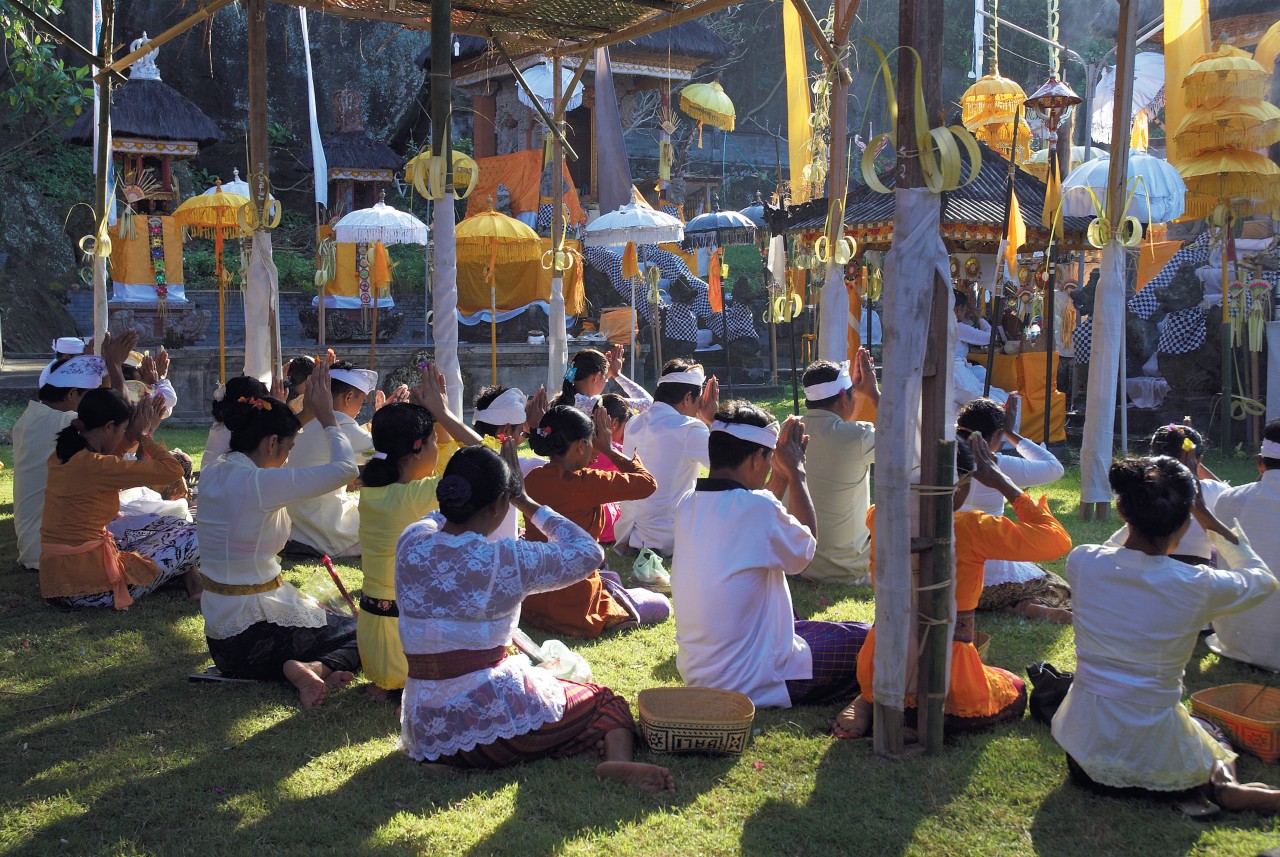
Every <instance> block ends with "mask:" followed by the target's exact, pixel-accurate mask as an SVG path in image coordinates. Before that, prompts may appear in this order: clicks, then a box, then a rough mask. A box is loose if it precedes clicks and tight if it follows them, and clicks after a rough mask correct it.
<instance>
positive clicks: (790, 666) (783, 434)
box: [671, 401, 870, 708]
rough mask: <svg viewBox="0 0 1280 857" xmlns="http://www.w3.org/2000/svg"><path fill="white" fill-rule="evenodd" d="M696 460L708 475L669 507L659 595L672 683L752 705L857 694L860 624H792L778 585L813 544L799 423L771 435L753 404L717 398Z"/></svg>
mask: <svg viewBox="0 0 1280 857" xmlns="http://www.w3.org/2000/svg"><path fill="white" fill-rule="evenodd" d="M708 456H709V458H710V462H711V464H710V475H709V476H708V477H707V478H706V479H699V480H698V481H697V486H696V487H695V488H694V490H693V491H692V492H690V493H689V494H687V495H686V496H685V497H684V499H682V500H681V501H680V503H679V505H678V506H677V507H676V518H675V547H676V552H675V568H674V570H673V573H672V575H671V592H672V598H673V600H674V602H675V612H676V645H677V646H678V647H679V648H678V651H677V653H676V666H677V668H678V669H679V670H680V675H681V677H682V678H683V679H684V681H685V683H686V684H688V685H690V686H693V687H716V688H722V689H725V690H736V691H738V692H740V693H744V694H746V695H747V696H749V697H750V698H751V701H752V702H754V703H755V704H756V705H758V706H772V705H777V706H782V707H784V708H789V707H790V706H792V705H811V704H817V703H820V702H827V701H830V700H834V699H836V698H839V697H848V696H851V695H853V694H855V693H857V691H858V681H857V668H858V652H859V651H860V650H861V648H862V643H863V641H864V640H865V639H866V636H867V632H868V630H869V629H870V626H869V625H866V624H863V623H861V622H808V621H802V620H797V619H796V618H795V612H794V610H793V609H792V606H791V590H790V589H789V588H788V586H787V579H786V578H787V575H792V574H799V573H800V572H802V571H804V569H805V567H806V566H808V564H809V561H810V560H811V559H813V555H814V551H815V550H816V549H817V545H818V543H817V539H815V538H814V532H815V531H816V530H817V529H818V524H817V513H816V512H815V511H814V508H813V501H812V500H811V499H810V497H809V489H808V486H807V480H806V476H805V436H804V424H803V423H802V422H800V419H799V418H798V417H789V418H788V419H787V422H786V425H785V426H784V427H782V428H781V430H779V427H778V421H777V420H775V419H774V418H773V416H772V415H771V414H769V413H767V412H766V411H764V410H762V409H761V408H759V407H757V406H756V405H753V404H751V403H750V402H743V401H734V402H728V403H727V404H726V405H725V406H724V407H722V408H721V409H720V410H719V411H717V412H716V414H715V419H714V421H713V422H712V424H711V432H710V437H709V438H708ZM770 468H772V471H773V472H772V477H771V476H770ZM766 483H767V484H768V489H767V490H766V487H765V486H766ZM784 494H785V495H786V496H787V498H788V500H787V506H786V507H783V505H782V503H781V502H780V501H779V499H778V498H779V497H781V496H783V495H784Z"/></svg>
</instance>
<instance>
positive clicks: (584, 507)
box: [524, 405, 671, 639]
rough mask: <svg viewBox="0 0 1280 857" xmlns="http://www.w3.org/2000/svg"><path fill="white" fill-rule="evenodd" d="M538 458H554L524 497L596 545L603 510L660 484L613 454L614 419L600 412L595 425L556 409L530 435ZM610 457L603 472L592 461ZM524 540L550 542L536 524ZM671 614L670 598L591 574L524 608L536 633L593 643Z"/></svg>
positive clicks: (573, 411)
mask: <svg viewBox="0 0 1280 857" xmlns="http://www.w3.org/2000/svg"><path fill="white" fill-rule="evenodd" d="M529 445H530V446H531V447H532V448H533V451H534V453H536V454H537V455H544V456H546V457H547V458H549V459H550V461H548V462H547V463H546V464H544V465H543V466H541V467H539V468H537V469H536V470H534V471H532V472H531V473H530V474H529V475H528V476H527V477H525V490H526V491H528V492H529V496H530V497H532V498H534V499H535V500H536V502H539V503H544V504H546V505H547V506H550V507H551V508H553V509H555V510H556V511H557V512H559V513H560V514H561V515H563V516H564V517H566V518H568V519H569V520H570V521H573V522H574V523H575V524H577V525H578V526H580V527H582V528H583V529H584V530H586V531H587V532H588V533H590V535H591V537H592V538H594V539H599V538H600V533H601V531H602V530H603V529H604V524H605V513H604V508H603V506H604V504H605V503H614V502H618V501H620V500H643V499H644V498H645V497H648V496H650V495H651V494H653V492H654V491H656V490H657V489H658V483H657V481H656V480H654V478H653V476H652V475H651V474H650V473H649V471H647V470H645V469H644V465H643V464H641V463H640V459H638V458H628V457H627V456H625V455H623V454H622V453H620V452H618V451H617V450H615V449H614V448H613V436H612V434H611V432H610V424H609V414H608V412H607V411H605V410H603V409H601V410H598V411H596V414H595V417H594V422H593V419H592V418H589V417H588V416H587V415H586V414H584V413H582V411H580V410H578V409H577V408H572V407H567V406H564V405H557V406H556V407H554V408H552V409H551V410H549V411H547V413H546V414H545V415H544V416H543V417H542V420H541V421H540V422H539V423H538V427H537V428H536V429H534V430H533V431H532V432H531V433H530V434H529ZM599 456H604V457H605V458H606V459H607V460H608V461H609V462H610V463H611V464H612V465H613V467H614V469H613V470H598V469H596V468H594V467H593V466H591V465H592V462H593V461H594V460H595V459H596V458H597V457H599ZM525 538H527V539H529V540H530V541H535V542H539V541H545V539H546V536H544V535H543V534H542V531H541V530H539V529H538V527H537V526H536V525H534V524H532V523H529V524H527V526H526V530H525ZM670 615H671V605H670V602H668V601H667V599H666V597H665V596H662V595H659V594H657V593H653V592H648V591H646V590H643V589H624V588H623V587H622V581H621V580H620V579H618V576H617V575H616V574H614V573H613V572H610V571H605V572H604V573H603V574H601V573H600V572H599V571H595V572H592V573H591V574H590V575H589V576H588V577H587V579H586V580H580V581H578V582H576V583H574V584H573V585H572V586H567V587H565V588H564V589H559V590H556V591H554V592H545V593H542V594H539V595H531V596H529V597H528V598H527V599H525V602H524V618H525V620H526V621H527V622H528V623H529V624H530V625H533V626H534V627H535V628H541V629H542V630H545V631H550V632H552V633H556V634H568V635H570V636H574V637H585V638H587V639H594V638H595V637H598V636H600V635H601V634H602V633H604V632H605V631H611V630H617V629H622V628H633V627H635V626H636V625H638V624H650V623H655V622H662V621H665V620H666V619H667V617H668V616H670Z"/></svg>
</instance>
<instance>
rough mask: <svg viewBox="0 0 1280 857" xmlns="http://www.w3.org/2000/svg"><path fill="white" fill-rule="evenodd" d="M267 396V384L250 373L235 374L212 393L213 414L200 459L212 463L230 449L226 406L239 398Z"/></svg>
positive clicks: (210, 408) (211, 410) (211, 409)
mask: <svg viewBox="0 0 1280 857" xmlns="http://www.w3.org/2000/svg"><path fill="white" fill-rule="evenodd" d="M266 397H267V385H266V384H263V383H262V382H261V381H259V380H258V379H257V378H254V377H253V376H251V375H237V376H236V377H235V378H230V379H228V380H227V383H226V385H225V386H220V387H219V388H218V389H217V391H215V392H214V394H213V404H212V405H210V407H209V410H210V412H211V413H212V415H213V425H211V426H209V437H208V438H207V439H206V440H205V442H204V457H203V458H202V459H201V461H203V462H206V463H209V464H212V463H213V462H215V461H217V460H218V459H219V458H221V457H222V456H223V455H225V454H226V453H228V452H230V451H231V429H229V428H227V424H226V422H225V414H226V410H227V408H228V406H229V405H230V404H232V403H234V402H238V401H240V399H250V398H253V399H264V398H266Z"/></svg>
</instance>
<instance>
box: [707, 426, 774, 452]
mask: <svg viewBox="0 0 1280 857" xmlns="http://www.w3.org/2000/svg"><path fill="white" fill-rule="evenodd" d="M711 430H712V431H722V432H724V433H725V434H730V435H733V436H734V437H736V438H738V439H739V440H746V441H750V442H751V443H758V444H760V445H761V446H763V447H766V448H767V449H777V448H778V433H779V432H780V431H781V430H782V429H781V426H779V425H778V424H777V423H769V425H767V426H764V427H761V426H752V425H747V424H746V423H726V422H721V421H720V420H716V421H715V422H713V423H712V424H711Z"/></svg>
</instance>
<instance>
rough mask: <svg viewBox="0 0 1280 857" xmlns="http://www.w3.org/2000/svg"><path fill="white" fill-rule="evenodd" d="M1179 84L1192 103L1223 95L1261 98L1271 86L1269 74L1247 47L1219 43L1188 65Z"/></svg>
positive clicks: (1206, 102)
mask: <svg viewBox="0 0 1280 857" xmlns="http://www.w3.org/2000/svg"><path fill="white" fill-rule="evenodd" d="M1182 88H1183V91H1184V92H1185V93H1186V96H1187V104H1188V105H1189V106H1192V107H1197V106H1205V105H1207V104H1210V103H1211V102H1214V101H1218V100H1220V99H1224V98H1249V99H1261V98H1266V97H1267V93H1268V91H1269V90H1270V88H1271V75H1270V74H1268V73H1267V70H1266V69H1265V68H1263V67H1262V65H1261V64H1259V63H1258V62H1257V61H1256V60H1255V59H1254V58H1253V57H1252V56H1250V55H1249V54H1248V53H1247V52H1246V51H1242V50H1240V49H1239V48H1233V47H1231V46H1230V45H1222V46H1221V47H1219V48H1218V50H1216V51H1214V52H1213V53H1209V54H1205V55H1204V56H1202V57H1200V59H1198V60H1196V61H1195V63H1193V64H1192V66H1191V68H1189V69H1187V75H1186V77H1184V78H1183V79H1182Z"/></svg>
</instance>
